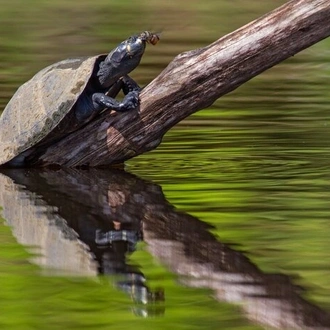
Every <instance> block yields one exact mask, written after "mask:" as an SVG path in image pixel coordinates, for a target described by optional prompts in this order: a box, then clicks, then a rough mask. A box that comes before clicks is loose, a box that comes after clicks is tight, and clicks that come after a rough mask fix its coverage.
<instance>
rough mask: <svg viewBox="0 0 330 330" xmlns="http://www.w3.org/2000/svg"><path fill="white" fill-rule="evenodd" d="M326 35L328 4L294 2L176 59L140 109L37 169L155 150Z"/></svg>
mask: <svg viewBox="0 0 330 330" xmlns="http://www.w3.org/2000/svg"><path fill="white" fill-rule="evenodd" d="M329 35H330V1H329V0H292V1H289V2H288V3H286V4H284V5H283V6H281V7H279V8H277V9H275V10H274V11H272V12H270V13H268V14H266V15H264V16H263V17H261V18H259V19H257V20H255V21H253V22H251V23H249V24H247V25H245V26H243V27H242V28H240V29H238V30H236V31H234V32H232V33H230V34H228V35H226V36H224V37H222V38H220V39H219V40H217V41H215V42H214V43H212V44H210V45H208V46H206V47H204V48H200V49H196V50H192V51H188V52H185V53H182V54H180V55H178V56H176V57H175V58H174V59H173V61H172V62H171V63H170V64H169V65H168V66H167V68H165V70H164V71H163V72H161V73H160V75H159V76H158V77H156V78H155V79H154V80H153V81H152V82H151V83H150V84H149V85H148V86H146V87H145V88H144V89H143V91H142V93H141V95H140V98H141V105H140V108H139V109H138V110H136V111H131V112H129V113H125V114H113V113H110V114H109V112H105V113H103V114H102V115H101V116H100V117H98V118H97V119H96V120H94V121H93V122H91V123H89V124H88V125H87V126H85V127H84V128H82V129H80V130H79V131H76V132H74V133H72V134H71V135H69V136H67V137H65V138H64V139H62V140H61V141H59V142H58V143H56V144H54V145H52V146H51V147H49V148H48V149H47V150H46V152H45V153H44V154H43V155H42V156H41V157H40V164H41V165H43V166H47V165H52V164H58V165H60V166H68V167H73V166H108V165H112V164H117V163H122V162H124V161H126V160H128V159H130V158H132V157H135V156H138V155H140V154H142V153H144V152H147V151H150V150H152V149H154V148H156V147H157V146H158V145H159V144H160V142H161V140H162V137H163V136H164V134H165V133H166V132H167V131H168V130H169V129H170V128H171V127H173V126H174V125H175V124H177V123H178V122H180V121H181V120H183V119H184V118H186V117H188V116H189V115H191V114H192V113H194V112H196V111H198V110H201V109H204V108H206V107H208V106H210V105H211V104H212V103H213V102H214V101H215V100H216V99H218V98H219V97H220V96H222V95H224V94H226V93H228V92H231V91H233V90H234V89H236V88H237V87H239V86H240V85H242V84H243V83H245V82H246V81H248V80H250V79H251V78H253V77H255V76H257V75H258V74H260V73H261V72H263V71H265V70H267V69H269V68H270V67H272V66H274V65H276V64H277V63H279V62H281V61H283V60H285V59H287V58H289V57H290V56H293V55H295V54H296V53H298V52H299V51H301V50H303V49H305V48H308V47H309V46H311V45H313V44H315V43H317V42H318V41H320V40H322V39H324V38H326V37H328V36H329ZM163 42H166V41H165V40H164V41H163Z"/></svg>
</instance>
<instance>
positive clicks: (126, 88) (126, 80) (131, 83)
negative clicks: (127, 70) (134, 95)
mask: <svg viewBox="0 0 330 330" xmlns="http://www.w3.org/2000/svg"><path fill="white" fill-rule="evenodd" d="M122 82H123V86H122V90H123V92H124V94H125V95H127V94H128V93H129V92H134V91H136V92H140V91H141V88H140V86H139V85H138V84H137V82H136V81H135V80H133V79H132V78H131V77H130V76H128V75H126V76H124V77H123V78H122Z"/></svg>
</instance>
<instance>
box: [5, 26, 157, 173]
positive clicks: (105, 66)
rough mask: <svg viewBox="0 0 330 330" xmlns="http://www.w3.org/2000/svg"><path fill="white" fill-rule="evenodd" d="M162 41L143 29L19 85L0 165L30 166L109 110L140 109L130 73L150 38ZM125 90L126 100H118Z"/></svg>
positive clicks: (8, 111)
mask: <svg viewBox="0 0 330 330" xmlns="http://www.w3.org/2000/svg"><path fill="white" fill-rule="evenodd" d="M158 40H159V35H158V34H155V33H152V32H149V31H144V32H142V33H140V34H137V35H133V36H130V37H129V38H127V39H126V40H124V41H123V42H121V43H120V44H119V45H118V46H117V47H116V48H115V49H113V50H112V51H110V53H109V54H103V55H96V56H92V57H87V58H73V59H66V60H63V61H60V62H57V63H55V64H52V65H50V66H48V67H46V68H44V69H42V70H41V71H39V72H38V73H37V74H36V75H34V76H33V77H32V78H31V79H30V80H29V81H27V82H26V83H24V84H23V85H22V86H20V87H19V88H18V90H17V91H16V93H15V94H14V95H13V97H12V98H11V100H10V101H9V103H8V104H7V106H6V107H5V109H4V111H3V113H2V115H1V117H0V166H9V167H25V166H31V165H32V164H34V163H35V162H36V159H37V158H38V157H39V156H40V155H41V154H42V153H43V152H44V151H45V150H46V149H47V147H49V146H50V145H52V144H53V143H55V142H56V141H59V140H60V139H62V138H63V137H64V136H66V135H68V134H70V133H71V132H73V131H75V130H78V129H80V128H81V127H83V126H84V125H86V124H87V123H88V122H90V121H91V120H93V119H94V118H95V116H97V115H98V114H100V113H101V112H103V111H104V110H111V111H112V110H114V111H117V112H125V111H130V110H133V109H135V108H137V107H138V106H139V102H140V101H139V92H140V87H139V85H138V84H137V83H136V82H135V81H134V80H133V79H132V78H131V77H129V76H128V74H129V73H130V72H131V71H133V70H134V69H135V68H136V67H137V66H138V65H139V63H140V60H141V58H142V55H143V54H144V51H145V48H146V43H151V44H153V45H155V44H156V43H157V42H158ZM120 90H122V91H123V93H124V95H125V96H124V98H123V100H122V101H118V100H116V99H115V97H116V96H117V94H118V93H119V92H120Z"/></svg>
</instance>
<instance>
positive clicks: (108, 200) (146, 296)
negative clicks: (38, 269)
mask: <svg viewBox="0 0 330 330" xmlns="http://www.w3.org/2000/svg"><path fill="white" fill-rule="evenodd" d="M4 172H5V173H6V174H7V175H8V176H10V177H11V178H12V179H13V180H14V181H15V183H16V185H14V189H11V190H10V191H11V194H16V195H17V196H16V197H17V198H12V196H6V193H5V192H0V204H3V205H7V209H8V211H7V212H6V207H5V212H4V217H5V218H6V220H7V221H8V223H9V224H10V225H11V226H12V227H13V231H14V234H15V236H16V237H17V239H18V241H19V242H20V243H21V244H23V245H29V246H35V245H40V242H45V241H46V242H47V246H44V247H41V251H40V250H38V251H32V252H35V253H36V254H38V255H43V256H44V259H46V260H48V262H47V264H45V263H43V262H41V265H43V266H46V267H50V268H53V267H57V268H58V270H61V271H59V272H61V273H64V274H70V273H72V271H74V272H75V273H77V270H78V272H80V273H81V275H93V276H95V275H104V276H110V277H111V278H113V279H114V282H115V285H116V287H117V288H118V289H120V290H122V291H124V292H125V293H127V294H128V295H129V296H130V297H131V298H132V300H133V301H134V303H135V305H134V307H133V311H134V313H135V314H137V315H140V316H143V317H148V316H157V315H162V314H163V313H164V311H165V305H164V303H163V302H164V300H165V294H164V290H163V288H155V289H153V290H151V289H150V288H149V287H148V285H147V280H146V278H145V276H144V274H143V273H142V272H141V271H140V270H139V267H138V266H136V265H132V264H130V263H129V262H128V261H127V257H128V256H129V255H130V254H131V253H133V252H134V251H135V250H136V245H137V243H138V242H139V241H141V240H143V231H142V218H143V212H136V209H137V208H139V209H141V207H140V204H141V202H143V200H144V197H143V196H142V195H143V193H142V194H141V190H140V187H139V185H138V186H137V187H134V186H129V185H128V183H127V182H126V185H125V184H124V185H122V183H123V182H125V180H124V181H123V182H122V183H119V182H118V175H117V172H114V173H113V174H112V176H110V178H108V179H106V177H107V173H111V172H107V171H106V172H103V173H104V174H105V176H104V177H103V176H102V175H101V176H93V175H90V173H87V172H86V171H75V170H72V171H69V170H68V171H66V172H64V171H39V170H33V169H29V170H18V169H7V170H5V171H4ZM100 173H101V172H100ZM119 177H120V176H119ZM111 178H116V179H115V180H111ZM0 179H1V180H2V182H4V181H6V183H5V184H4V185H3V186H5V185H8V183H10V179H9V178H8V177H5V176H2V175H1V174H0ZM95 180H96V181H95ZM129 182H130V183H132V181H131V180H130V181H129ZM136 182H139V181H136ZM96 183H97V184H96ZM18 184H19V185H18ZM12 185H13V184H12ZM96 190H97V192H96ZM26 195H29V198H31V202H32V204H35V205H34V206H35V208H36V210H35V212H34V214H31V216H30V215H29V211H28V212H26V211H25V209H26V205H25V203H24V202H23V205H12V204H10V203H9V201H10V200H12V201H17V202H18V203H19V202H20V201H22V200H26V197H27V196H26ZM37 196H40V198H39V197H37ZM44 204H46V205H47V208H46V209H45V208H44ZM40 207H41V209H40ZM20 208H21V209H22V210H23V209H24V212H19V213H20V214H25V218H24V220H22V221H20V220H17V219H14V218H15V216H14V218H13V217H12V216H11V215H10V209H16V210H17V209H20ZM29 210H30V209H29ZM36 214H39V216H40V215H41V214H42V215H43V217H42V221H41V222H40V223H39V222H38V221H37V219H36ZM44 217H47V218H48V222H49V224H48V228H47V229H46V230H45V231H43V233H41V235H44V234H45V232H47V233H48V232H50V231H52V230H55V228H56V230H57V231H59V230H60V232H61V233H62V234H64V235H63V237H62V236H61V235H58V234H55V235H54V233H51V234H50V235H49V236H51V237H54V236H55V237H56V241H52V239H51V238H49V239H48V238H47V239H41V238H40V237H35V241H34V242H32V241H31V236H32V235H31V233H30V232H31V227H33V228H35V227H38V228H40V227H42V226H43V225H44V223H45V222H47V221H45V219H44ZM30 218H31V219H33V220H35V221H33V220H32V221H31V222H30V221H26V220H27V219H30ZM64 219H65V220H64ZM46 220H47V219H46ZM18 221H19V223H18ZM53 224H55V225H56V226H53ZM22 226H23V227H24V229H23V230H22V231H21V233H15V227H17V228H21V227H22ZM25 227H26V228H25ZM32 231H34V230H32ZM77 236H78V238H79V242H81V243H84V245H83V246H81V244H80V245H79V244H76V242H77ZM53 245H56V246H53ZM69 245H70V246H69ZM61 246H63V250H62V249H61ZM82 247H83V249H82ZM49 251H57V252H58V254H59V255H58V256H56V258H54V252H52V253H49ZM70 251H72V253H70ZM47 253H48V255H47ZM82 255H83V256H84V258H83V259H82ZM64 256H65V258H64ZM77 256H79V258H77ZM52 258H54V259H56V261H55V260H52ZM59 259H61V261H62V263H59V261H58V260H59ZM65 259H67V260H65ZM79 260H84V261H83V262H80V263H79V264H78V262H79ZM35 261H36V262H37V263H39V264H40V259H39V258H35ZM55 263H56V264H55ZM86 268H87V269H86Z"/></svg>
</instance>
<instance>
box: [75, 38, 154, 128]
mask: <svg viewBox="0 0 330 330" xmlns="http://www.w3.org/2000/svg"><path fill="white" fill-rule="evenodd" d="M147 41H148V40H147V39H146V38H144V35H143V33H142V34H140V35H138V36H132V37H129V38H128V39H127V40H125V41H123V42H122V43H120V44H119V45H118V46H117V47H116V48H115V49H114V50H112V51H111V52H110V53H109V54H108V56H107V57H106V58H105V60H104V61H102V62H101V63H100V64H99V68H98V70H97V71H95V73H94V74H93V76H92V77H91V80H90V83H89V85H88V86H87V88H86V90H85V91H84V93H83V94H82V95H81V96H80V97H79V99H78V101H77V103H76V105H75V107H74V111H75V115H76V119H77V121H78V123H77V124H78V125H77V126H80V125H82V124H84V123H86V122H88V121H90V120H91V119H92V118H93V117H95V116H96V115H97V114H98V113H100V112H101V111H102V110H104V109H111V110H115V111H118V112H125V111H129V110H132V109H134V108H136V107H138V106H139V102H140V101H139V91H140V88H139V86H138V84H137V83H136V82H135V81H134V80H133V79H131V78H130V77H129V76H128V73H130V72H131V71H133V70H134V69H135V68H136V67H137V66H138V65H139V63H140V61H141V58H142V55H143V53H144V50H145V47H146V42H147ZM118 79H122V90H123V92H124V94H125V95H126V96H125V98H124V99H123V100H122V101H121V102H119V101H117V100H115V99H114V98H112V97H110V96H107V95H105V92H106V91H107V90H109V89H110V88H111V87H112V86H113V85H114V84H116V83H117V82H118Z"/></svg>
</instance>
